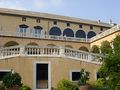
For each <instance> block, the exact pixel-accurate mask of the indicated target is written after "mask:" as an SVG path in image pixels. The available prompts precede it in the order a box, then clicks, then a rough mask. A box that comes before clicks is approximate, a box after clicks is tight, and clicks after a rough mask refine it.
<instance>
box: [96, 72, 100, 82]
mask: <svg viewBox="0 0 120 90" xmlns="http://www.w3.org/2000/svg"><path fill="white" fill-rule="evenodd" d="M99 78H101V77H100V73H99V72H97V80H98V79H99Z"/></svg>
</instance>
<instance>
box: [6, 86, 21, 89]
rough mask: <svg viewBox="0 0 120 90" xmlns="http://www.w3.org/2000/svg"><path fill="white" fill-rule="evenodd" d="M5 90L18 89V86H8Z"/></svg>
mask: <svg viewBox="0 0 120 90" xmlns="http://www.w3.org/2000/svg"><path fill="white" fill-rule="evenodd" d="M6 90H20V86H14V87H9V88H7V89H6Z"/></svg>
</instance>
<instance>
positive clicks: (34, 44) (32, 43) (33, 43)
mask: <svg viewBox="0 0 120 90" xmlns="http://www.w3.org/2000/svg"><path fill="white" fill-rule="evenodd" d="M27 45H30V46H31V45H32V46H38V44H37V43H35V42H31V43H28V44H27Z"/></svg>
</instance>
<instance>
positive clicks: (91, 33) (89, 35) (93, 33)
mask: <svg viewBox="0 0 120 90" xmlns="http://www.w3.org/2000/svg"><path fill="white" fill-rule="evenodd" d="M94 36H96V33H95V32H94V31H89V32H88V34H87V38H92V37H94Z"/></svg>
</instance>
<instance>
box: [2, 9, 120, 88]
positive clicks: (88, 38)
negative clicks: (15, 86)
mask: <svg viewBox="0 0 120 90" xmlns="http://www.w3.org/2000/svg"><path fill="white" fill-rule="evenodd" d="M119 30H120V25H117V24H112V23H104V22H101V21H100V20H98V21H92V20H86V19H80V18H73V17H67V16H60V15H53V14H48V13H39V12H31V11H22V10H13V9H3V8H0V81H1V79H2V77H3V76H4V75H5V74H6V73H8V72H11V70H14V71H15V72H17V73H19V74H20V75H21V76H22V82H23V83H24V84H26V85H28V86H30V87H31V88H32V90H52V88H56V85H57V84H58V82H59V81H60V80H61V79H68V80H70V81H72V82H77V80H78V79H79V72H80V70H81V69H82V68H85V69H86V70H87V71H89V72H90V81H95V80H97V71H98V69H99V68H100V66H101V62H99V58H100V54H96V53H94V47H96V46H100V45H101V42H103V41H105V40H107V41H109V42H111V41H112V40H113V39H114V38H115V37H116V35H117V34H119Z"/></svg>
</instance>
